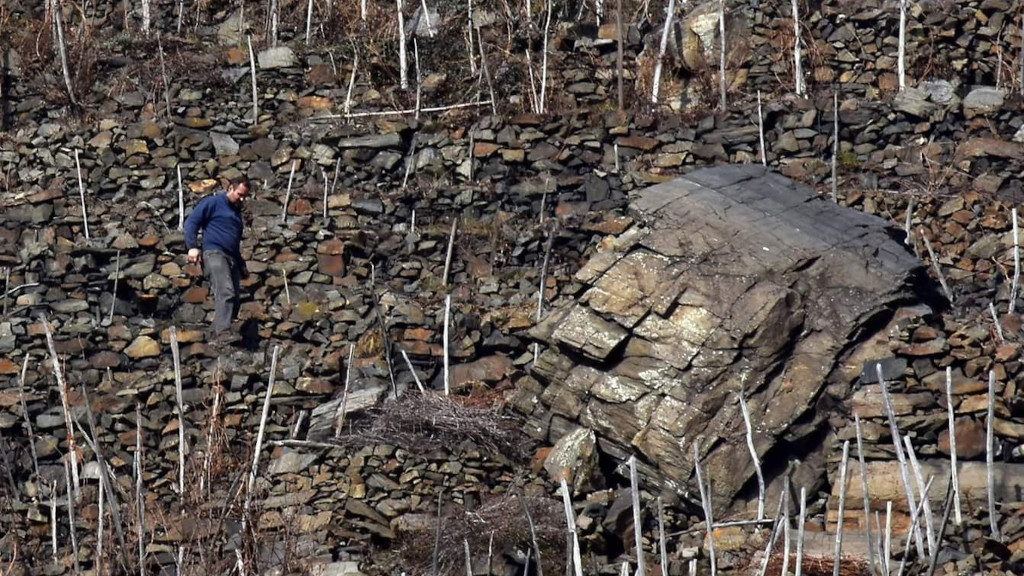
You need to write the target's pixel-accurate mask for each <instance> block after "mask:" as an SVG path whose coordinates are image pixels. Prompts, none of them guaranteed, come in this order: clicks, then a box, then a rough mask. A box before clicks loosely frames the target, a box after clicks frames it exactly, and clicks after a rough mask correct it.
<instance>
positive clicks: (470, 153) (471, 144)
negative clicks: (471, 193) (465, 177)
mask: <svg viewBox="0 0 1024 576" xmlns="http://www.w3.org/2000/svg"><path fill="white" fill-rule="evenodd" d="M474 140H475V138H474V136H473V131H472V130H471V131H470V132H469V150H468V154H467V156H468V157H469V181H470V182H472V181H473V176H474V174H473V172H474V170H473V164H475V162H474V160H473V149H474V148H476V143H475V141H474Z"/></svg>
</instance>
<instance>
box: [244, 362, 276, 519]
mask: <svg viewBox="0 0 1024 576" xmlns="http://www.w3.org/2000/svg"><path fill="white" fill-rule="evenodd" d="M278 349H279V347H278V346H274V353H273V355H272V356H271V358H270V378H269V382H268V384H267V394H266V396H265V397H264V399H263V415H262V416H261V417H260V428H259V432H258V433H257V434H256V448H255V449H254V450H253V456H252V469H251V471H250V472H249V481H248V483H247V485H246V490H245V506H244V508H243V511H242V531H243V532H244V531H245V528H246V526H247V525H248V522H249V505H250V504H251V503H252V493H253V489H254V488H255V486H256V474H257V472H259V466H260V456H261V454H262V452H263V434H264V432H265V431H266V429H267V416H269V415H270V399H271V397H272V396H273V395H274V376H275V375H276V373H277V353H278Z"/></svg>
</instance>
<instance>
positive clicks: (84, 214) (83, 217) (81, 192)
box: [75, 150, 89, 240]
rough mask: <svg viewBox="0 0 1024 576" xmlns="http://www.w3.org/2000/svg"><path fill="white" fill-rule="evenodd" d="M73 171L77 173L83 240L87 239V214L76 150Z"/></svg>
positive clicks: (80, 166) (80, 167) (83, 185)
mask: <svg viewBox="0 0 1024 576" xmlns="http://www.w3.org/2000/svg"><path fill="white" fill-rule="evenodd" d="M75 169H76V170H77V171H78V196H79V197H80V198H81V200H82V225H83V226H84V227H85V239H86V240H88V239H89V213H88V212H86V210H85V183H84V182H82V165H81V163H79V162H78V150H75Z"/></svg>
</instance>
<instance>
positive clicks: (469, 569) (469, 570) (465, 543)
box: [462, 538, 473, 576]
mask: <svg viewBox="0 0 1024 576" xmlns="http://www.w3.org/2000/svg"><path fill="white" fill-rule="evenodd" d="M462 548H463V549H464V550H465V551H466V576H473V557H472V556H470V554H469V540H467V539H465V538H463V539H462Z"/></svg>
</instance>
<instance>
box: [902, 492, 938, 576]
mask: <svg viewBox="0 0 1024 576" xmlns="http://www.w3.org/2000/svg"><path fill="white" fill-rule="evenodd" d="M932 480H935V477H934V476H932V477H929V478H928V484H927V485H926V486H925V492H927V491H928V489H929V488H931V486H932ZM921 504H923V502H922V503H921ZM921 504H919V505H918V507H917V508H916V509H915V514H916V515H917V516H920V515H921ZM910 531H911V533H913V534H917V533H918V532H920V526H919V525H918V524H914V525H913V526H911V527H910ZM910 540H911V538H910V536H909V535H908V536H907V542H906V544H905V545H904V546H903V559H902V560H900V567H899V569H898V570H897V571H896V576H903V568H904V567H906V565H907V557H908V556H909V555H910Z"/></svg>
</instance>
